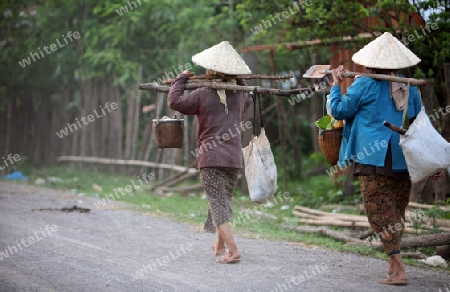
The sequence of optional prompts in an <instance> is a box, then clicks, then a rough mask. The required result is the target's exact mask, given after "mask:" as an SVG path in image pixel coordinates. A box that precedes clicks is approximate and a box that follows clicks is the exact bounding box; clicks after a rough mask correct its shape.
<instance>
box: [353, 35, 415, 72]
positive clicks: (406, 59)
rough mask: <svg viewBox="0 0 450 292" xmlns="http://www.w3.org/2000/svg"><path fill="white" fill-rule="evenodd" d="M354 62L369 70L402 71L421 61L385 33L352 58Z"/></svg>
mask: <svg viewBox="0 0 450 292" xmlns="http://www.w3.org/2000/svg"><path fill="white" fill-rule="evenodd" d="M352 60H353V62H355V63H356V64H359V65H363V66H364V67H368V68H377V69H402V68H407V67H411V66H414V65H416V64H417V63H419V62H420V59H419V58H418V57H417V56H416V55H415V54H414V53H413V52H411V51H410V50H409V49H408V48H407V47H406V46H405V45H404V44H402V43H401V42H400V41H399V40H398V39H397V38H395V37H393V36H392V35H391V34H390V33H388V32H385V33H384V34H382V35H381V36H379V37H377V38H376V39H374V40H373V41H371V42H370V43H368V44H367V45H365V46H364V48H362V49H361V50H359V51H358V52H357V53H355V54H354V55H353V56H352Z"/></svg>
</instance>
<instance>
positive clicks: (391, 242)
mask: <svg viewBox="0 0 450 292" xmlns="http://www.w3.org/2000/svg"><path fill="white" fill-rule="evenodd" d="M352 60H353V61H354V62H355V63H356V64H359V65H363V66H364V67H365V71H366V72H367V73H378V74H389V75H397V70H398V69H402V68H407V67H411V66H414V65H416V64H417V63H419V62H420V59H419V58H418V57H417V56H416V55H415V54H414V53H413V52H411V51H410V50H409V49H408V48H406V47H405V46H404V45H403V44H402V43H401V42H400V41H399V40H397V39H396V38H395V37H393V36H392V35H391V34H390V33H384V34H383V35H381V36H380V37H378V38H377V39H375V40H373V41H372V42H370V43H369V44H368V45H366V46H365V47H364V48H362V49H361V50H360V51H358V52H357V53H356V54H354V55H353V57H352ZM343 74H344V67H343V66H339V67H338V68H337V69H334V70H333V86H332V88H331V97H330V102H331V103H330V106H331V111H332V114H333V116H334V118H335V119H337V120H345V126H344V132H343V140H342V144H341V150H340V156H339V164H340V165H342V164H345V165H346V163H347V162H348V161H350V160H354V161H355V162H356V163H355V175H356V176H359V180H360V185H361V193H362V197H363V201H364V208H365V211H366V214H367V217H368V220H369V223H370V225H371V227H372V229H373V230H374V231H375V232H376V234H377V236H378V237H380V239H381V241H382V243H383V247H384V250H385V252H386V253H387V254H388V268H387V274H388V275H387V277H386V278H383V279H381V280H380V281H379V282H380V283H381V284H387V285H406V284H407V283H408V277H407V275H406V272H405V267H404V266H403V262H402V257H401V255H400V241H401V237H402V234H403V230H404V228H405V226H404V222H405V221H404V220H405V210H406V207H407V205H408V203H409V194H410V190H411V181H410V179H409V175H408V170H407V166H406V162H405V157H404V155H403V152H402V150H401V148H400V146H399V139H400V135H399V134H398V133H396V132H393V131H391V130H390V129H388V128H387V127H385V126H384V125H383V121H384V120H386V121H389V122H391V123H392V124H395V125H396V126H398V127H401V126H402V120H403V110H404V108H405V107H407V113H408V117H409V119H410V122H412V121H413V120H414V118H415V117H416V116H417V114H418V113H419V111H420V109H421V104H420V98H419V95H418V91H417V88H416V87H411V88H409V90H408V88H407V87H406V85H405V84H403V83H395V82H388V81H380V80H375V79H372V78H369V77H364V76H361V77H359V78H357V79H356V80H355V81H354V82H353V84H352V85H351V86H350V87H349V88H348V89H347V93H346V94H345V95H344V96H341V89H340V83H341V82H342V77H343ZM408 95H409V98H408ZM367 149H370V150H369V152H368V151H367Z"/></svg>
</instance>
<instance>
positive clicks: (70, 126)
mask: <svg viewBox="0 0 450 292" xmlns="http://www.w3.org/2000/svg"><path fill="white" fill-rule="evenodd" d="M99 107H100V109H101V111H102V114H103V115H99V114H98V113H97V110H96V109H94V114H95V116H94V115H93V114H90V115H88V116H87V117H85V116H82V117H81V118H80V120H81V121H82V122H83V124H84V125H85V126H87V125H88V124H89V123H92V122H93V121H95V119H96V118H97V119H98V118H101V117H103V116H106V112H105V109H104V108H103V107H102V106H101V105H100V106H99ZM105 108H106V110H107V111H108V113H110V112H111V111H114V110H116V109H118V108H119V106H118V105H117V103H115V102H111V104H109V101H108V102H107V103H105ZM86 119H87V121H86ZM75 122H76V123H77V124H78V127H77V125H76V124H75V123H73V124H71V123H67V127H65V128H64V129H61V130H60V131H59V132H56V136H58V138H59V139H62V138H63V137H65V136H68V135H69V130H70V132H71V133H73V132H74V131H77V130H78V129H81V128H82V125H81V123H80V121H79V120H78V118H76V119H75Z"/></svg>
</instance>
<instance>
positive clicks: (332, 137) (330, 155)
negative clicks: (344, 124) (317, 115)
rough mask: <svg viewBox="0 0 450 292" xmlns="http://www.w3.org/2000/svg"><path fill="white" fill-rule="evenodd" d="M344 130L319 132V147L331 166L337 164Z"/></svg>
mask: <svg viewBox="0 0 450 292" xmlns="http://www.w3.org/2000/svg"><path fill="white" fill-rule="evenodd" d="M343 130H344V128H337V129H332V130H320V131H319V137H318V140H319V147H320V150H321V151H322V153H323V155H324V156H325V158H326V159H327V160H328V162H329V163H330V164H331V165H335V164H337V162H338V160H339V150H340V149H341V142H342V131H343Z"/></svg>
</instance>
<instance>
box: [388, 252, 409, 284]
mask: <svg viewBox="0 0 450 292" xmlns="http://www.w3.org/2000/svg"><path fill="white" fill-rule="evenodd" d="M390 258H391V261H392V264H393V268H394V274H393V275H392V277H393V278H394V279H408V276H407V275H406V271H405V266H404V265H403V261H402V256H401V255H400V254H396V255H392V256H390Z"/></svg>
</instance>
